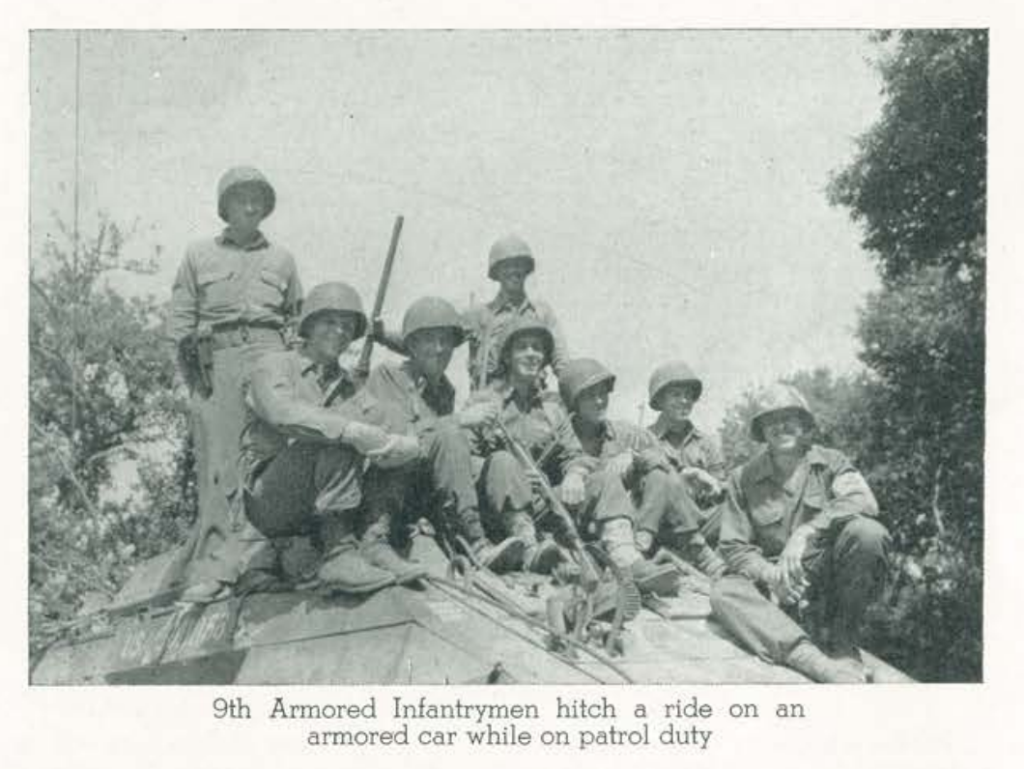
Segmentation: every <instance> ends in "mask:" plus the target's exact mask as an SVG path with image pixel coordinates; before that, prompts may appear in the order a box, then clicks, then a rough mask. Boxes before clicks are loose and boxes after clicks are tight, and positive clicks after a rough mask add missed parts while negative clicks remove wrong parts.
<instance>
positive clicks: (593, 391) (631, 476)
mask: <svg viewBox="0 0 1024 769" xmlns="http://www.w3.org/2000/svg"><path fill="white" fill-rule="evenodd" d="M614 389H615V375H614V374H613V373H612V372H611V371H609V370H608V369H607V368H605V367H604V366H603V365H602V364H601V363H599V362H598V361H596V360H592V359H590V358H578V359H575V360H571V361H569V362H568V363H566V365H565V368H564V370H563V375H562V378H561V379H560V380H559V390H560V392H561V395H562V401H563V402H564V403H565V406H566V408H567V409H568V410H569V412H570V414H572V424H573V429H574V431H575V433H576V437H577V438H579V440H580V444H581V445H582V446H583V450H584V451H585V452H586V453H587V454H588V455H590V456H592V457H594V458H596V459H598V460H599V461H600V462H601V466H600V468H599V469H602V470H605V471H607V472H609V473H611V474H612V475H614V476H615V477H617V478H619V479H621V482H622V484H623V485H624V486H625V487H626V489H627V490H628V491H629V492H630V495H631V497H632V499H633V501H634V503H635V504H636V508H637V509H636V512H635V519H634V521H635V523H634V528H635V529H636V537H635V539H636V546H637V549H638V550H639V551H640V553H641V554H647V553H650V552H651V551H652V550H653V549H654V546H655V544H656V543H658V544H663V545H665V546H666V547H669V548H670V549H672V550H675V551H677V552H678V553H679V554H680V555H681V556H682V557H683V558H684V559H685V560H687V561H690V562H691V563H693V564H694V565H696V566H697V567H698V568H699V569H701V571H703V572H705V573H706V574H708V575H709V576H711V577H718V576H721V574H722V573H723V572H724V571H725V564H724V563H723V562H722V559H721V558H719V557H718V555H717V554H716V553H715V552H714V551H713V550H712V549H711V548H710V547H708V544H707V542H706V541H705V540H704V537H703V536H702V535H701V533H700V521H701V518H700V511H699V510H698V508H697V506H696V504H695V503H694V501H693V498H692V497H691V495H690V490H689V487H688V485H687V484H686V483H685V482H684V481H683V479H682V478H681V477H680V475H679V473H677V472H676V470H675V469H674V468H673V467H672V465H671V464H670V463H669V461H668V458H667V457H666V455H665V452H664V450H663V449H662V448H661V447H660V446H659V443H658V441H657V439H656V438H655V437H654V436H653V435H652V434H651V433H650V432H648V431H647V430H644V429H643V428H641V427H637V426H635V425H632V424H630V423H629V422H623V421H619V420H610V419H608V401H609V397H610V395H611V393H612V391H613V390H614Z"/></svg>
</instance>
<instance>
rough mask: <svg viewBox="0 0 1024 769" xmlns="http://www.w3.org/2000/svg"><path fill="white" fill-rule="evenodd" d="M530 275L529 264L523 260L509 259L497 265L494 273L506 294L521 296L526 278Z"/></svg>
mask: <svg viewBox="0 0 1024 769" xmlns="http://www.w3.org/2000/svg"><path fill="white" fill-rule="evenodd" d="M529 274H530V264H529V262H527V261H526V260H525V259H511V260H509V261H507V262H503V263H502V264H499V265H498V267H497V269H495V271H494V277H495V278H497V279H498V283H500V284H501V288H502V289H503V290H504V291H505V293H506V294H521V293H523V291H524V290H525V286H526V276H527V275H529Z"/></svg>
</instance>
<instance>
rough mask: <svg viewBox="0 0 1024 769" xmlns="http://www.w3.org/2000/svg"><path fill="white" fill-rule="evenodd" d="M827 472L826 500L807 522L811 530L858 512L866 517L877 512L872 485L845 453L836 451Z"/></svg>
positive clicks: (824, 528)
mask: <svg viewBox="0 0 1024 769" xmlns="http://www.w3.org/2000/svg"><path fill="white" fill-rule="evenodd" d="M829 471H830V474H831V475H832V482H831V484H830V485H829V502H828V504H827V505H826V506H825V508H824V509H823V510H822V511H821V513H820V514H819V515H816V516H815V517H814V518H812V519H811V520H810V521H808V525H809V526H811V528H812V529H815V530H816V531H818V532H822V531H826V530H827V529H829V528H830V527H832V526H833V525H835V524H837V523H842V522H845V521H848V520H850V519H851V518H854V517H856V516H858V515H863V516H867V517H869V518H874V517H875V516H877V515H878V501H877V500H876V499H875V495H874V493H873V492H872V491H871V487H870V486H868V482H867V481H866V480H865V479H864V476H863V475H861V474H860V472H858V471H857V469H856V468H855V467H854V466H853V465H852V464H851V463H850V460H849V459H847V458H846V456H845V455H843V454H841V453H839V452H835V457H834V459H833V461H832V462H831V463H830V467H829Z"/></svg>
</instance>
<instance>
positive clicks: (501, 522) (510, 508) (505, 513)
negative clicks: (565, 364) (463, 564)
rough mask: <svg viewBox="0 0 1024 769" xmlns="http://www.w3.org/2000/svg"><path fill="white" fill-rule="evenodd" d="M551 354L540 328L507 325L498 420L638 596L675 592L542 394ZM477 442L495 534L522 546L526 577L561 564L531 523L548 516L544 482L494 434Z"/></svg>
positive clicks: (611, 486)
mask: <svg viewBox="0 0 1024 769" xmlns="http://www.w3.org/2000/svg"><path fill="white" fill-rule="evenodd" d="M553 350H554V338H553V336H552V334H551V331H550V330H549V329H548V328H547V326H545V325H544V323H543V322H542V321H540V320H538V319H535V318H528V317H524V318H517V319H515V320H514V321H513V322H512V323H510V324H509V326H508V328H507V330H506V332H505V337H504V339H503V340H502V342H501V345H500V347H499V363H500V369H499V370H500V371H502V372H503V374H502V378H500V379H497V380H495V381H494V382H492V383H491V385H490V386H489V390H488V396H489V397H491V398H496V399H497V401H498V404H499V408H500V412H499V417H498V418H499V419H500V420H501V423H502V425H504V427H505V429H506V431H507V432H508V434H509V435H510V436H511V437H512V438H513V439H514V440H515V441H516V442H517V443H518V444H520V446H522V448H524V449H525V450H526V451H527V452H529V453H530V455H531V456H532V457H533V458H534V460H535V462H536V464H537V467H538V469H539V471H540V472H542V473H543V474H544V476H545V477H546V480H547V481H548V483H549V485H550V486H552V487H554V489H555V491H556V493H557V494H559V496H560V499H561V501H562V503H563V504H565V505H566V507H568V508H570V509H571V510H574V511H575V515H576V517H577V519H578V521H579V522H581V523H582V525H583V527H584V528H585V529H586V530H587V531H589V532H590V533H592V534H593V535H594V536H596V537H597V538H598V539H599V540H600V541H601V543H602V545H603V547H604V549H605V551H606V552H607V553H608V556H609V558H610V559H611V561H612V562H613V563H614V564H615V565H616V566H618V567H620V568H622V569H624V570H626V571H627V572H629V573H631V574H632V576H633V577H634V579H635V580H636V582H637V586H638V587H639V588H640V589H641V590H643V591H658V592H667V591H668V590H670V589H671V588H673V587H674V586H675V581H676V575H675V573H674V571H673V570H671V569H663V568H658V567H655V566H654V565H653V564H651V563H650V562H649V561H647V560H646V559H644V558H643V557H641V555H640V553H639V552H638V551H637V549H636V545H635V543H634V541H633V526H632V503H631V502H630V499H629V496H628V494H627V493H626V490H625V487H624V486H623V485H622V482H621V481H620V480H619V478H618V477H617V476H616V475H613V474H611V473H608V472H592V471H593V470H595V469H596V468H597V465H598V462H597V461H596V460H595V459H593V458H592V457H588V456H587V455H586V454H585V453H584V452H583V448H582V446H581V445H580V442H579V439H578V438H577V437H576V434H575V432H574V431H573V428H572V420H571V419H570V418H569V415H568V414H567V413H566V411H565V409H564V408H563V407H562V405H561V402H560V400H559V398H558V396H557V395H555V394H554V393H548V392H545V391H543V390H541V389H540V378H541V373H542V371H543V370H544V367H545V366H546V365H547V364H548V363H549V362H550V360H551V355H552V354H553ZM477 438H478V440H477V451H478V453H479V454H480V455H481V456H483V457H484V458H485V462H484V464H483V467H482V468H481V474H480V489H481V497H482V498H483V499H484V500H485V505H484V508H485V511H486V512H487V513H488V514H489V516H490V523H491V525H492V527H493V528H494V529H495V530H496V531H498V532H500V533H502V534H504V535H510V536H512V537H515V538H519V539H522V540H523V541H525V542H526V543H527V557H526V560H525V563H524V565H525V567H526V568H527V569H528V570H531V571H535V572H538V573H545V572H547V571H549V570H551V569H552V568H554V566H556V565H557V564H558V562H559V561H560V560H561V559H562V558H564V556H563V554H562V550H561V549H560V548H557V546H555V545H554V543H552V542H550V541H549V540H545V541H544V542H538V537H537V531H536V524H535V519H541V518H543V517H544V516H545V513H546V512H547V504H548V503H547V501H546V500H544V499H543V497H542V496H540V495H538V494H536V493H535V487H536V486H537V485H538V484H539V482H540V480H541V479H539V478H531V472H530V471H529V470H527V469H526V468H524V467H523V466H522V465H521V464H520V463H519V462H518V461H517V460H516V458H515V456H514V455H513V454H512V453H511V452H510V451H509V450H508V447H507V446H505V445H504V444H503V441H502V440H501V438H500V437H498V436H496V435H495V434H494V433H490V434H488V432H487V431H486V430H484V431H483V432H482V433H480V434H478V436H477ZM669 583H671V584H669Z"/></svg>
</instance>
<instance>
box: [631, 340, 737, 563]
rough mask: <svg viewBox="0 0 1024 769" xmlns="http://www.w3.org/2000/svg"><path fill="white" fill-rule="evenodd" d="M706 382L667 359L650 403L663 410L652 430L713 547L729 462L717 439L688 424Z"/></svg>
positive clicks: (656, 378) (653, 386)
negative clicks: (682, 482)
mask: <svg viewBox="0 0 1024 769" xmlns="http://www.w3.org/2000/svg"><path fill="white" fill-rule="evenodd" d="M703 391H704V384H703V383H702V382H701V380H700V379H698V378H697V375H696V374H694V373H693V370H692V369H691V368H690V367H689V366H688V365H687V364H686V363H685V362H683V361H681V360H676V361H669V362H668V363H665V364H663V365H661V366H659V367H658V368H656V369H655V370H654V373H652V374H651V379H650V382H649V384H648V394H649V403H650V406H651V408H652V409H654V410H655V411H657V412H659V414H658V419H657V420H656V421H655V423H654V424H653V425H651V426H650V428H649V429H650V431H651V432H652V433H653V434H654V437H656V438H657V439H658V440H659V441H660V443H661V447H662V448H663V449H664V450H665V454H666V455H667V457H668V460H669V462H670V463H671V465H672V467H673V468H675V469H676V471H678V472H679V473H680V474H681V475H682V477H683V479H684V480H685V481H686V482H687V484H688V485H689V486H690V492H691V495H692V496H693V498H694V500H695V501H696V502H697V506H698V507H699V508H700V510H701V534H702V535H703V536H704V539H705V540H706V541H707V542H708V543H710V544H711V546H712V547H714V546H715V545H716V544H717V543H718V527H719V525H720V523H721V519H722V509H723V506H722V503H723V502H725V482H726V477H727V473H726V468H725V460H724V459H723V458H722V453H721V451H719V449H718V445H717V444H716V443H715V441H714V439H713V438H712V437H711V436H710V435H708V434H706V433H704V432H702V431H701V430H699V429H698V428H697V427H696V425H694V424H693V422H692V421H691V420H690V413H691V412H692V411H693V407H694V404H696V403H697V401H698V400H700V396H701V394H702V393H703Z"/></svg>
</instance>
